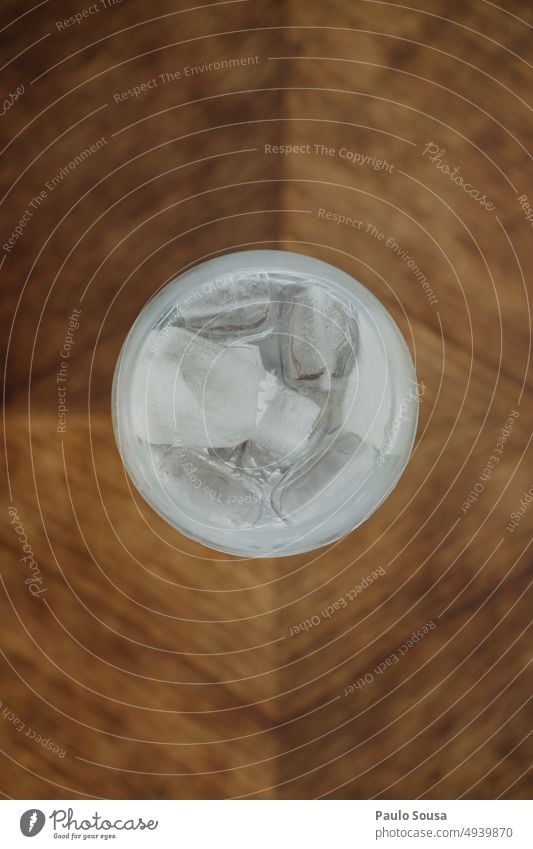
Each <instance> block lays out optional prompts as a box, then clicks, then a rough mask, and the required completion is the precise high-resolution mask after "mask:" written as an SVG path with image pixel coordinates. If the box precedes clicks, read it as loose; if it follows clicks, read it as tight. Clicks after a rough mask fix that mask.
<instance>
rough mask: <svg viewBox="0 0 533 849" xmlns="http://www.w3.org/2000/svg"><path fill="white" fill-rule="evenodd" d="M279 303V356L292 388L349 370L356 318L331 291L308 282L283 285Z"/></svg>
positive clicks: (325, 382)
mask: <svg viewBox="0 0 533 849" xmlns="http://www.w3.org/2000/svg"><path fill="white" fill-rule="evenodd" d="M284 292H285V298H286V300H287V301H288V303H286V304H284V305H283V309H282V315H283V322H282V330H283V335H282V341H281V358H282V368H283V377H284V380H285V382H286V383H287V384H288V385H289V386H292V387H293V388H298V387H299V386H302V385H303V384H304V385H305V384H306V383H315V384H318V383H320V385H321V387H322V388H323V389H327V388H328V386H329V384H330V383H331V380H335V379H337V378H341V377H344V376H345V375H346V374H347V373H348V372H349V370H350V368H351V366H352V364H353V360H354V354H355V353H356V351H357V348H358V332H357V321H356V319H355V317H354V316H351V315H350V314H349V312H348V307H347V306H344V305H343V304H342V303H341V302H340V301H339V300H338V299H337V298H336V297H335V295H334V294H333V293H330V292H328V291H327V290H326V289H325V288H324V287H322V286H319V285H316V284H314V283H309V284H308V285H307V286H306V287H305V288H295V287H287V289H285V290H284Z"/></svg>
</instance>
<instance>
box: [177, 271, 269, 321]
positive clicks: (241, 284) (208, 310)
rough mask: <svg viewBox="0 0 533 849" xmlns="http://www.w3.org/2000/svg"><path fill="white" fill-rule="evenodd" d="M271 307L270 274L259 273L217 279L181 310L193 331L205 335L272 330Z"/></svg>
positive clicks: (186, 302) (182, 317) (179, 306)
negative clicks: (270, 326) (269, 324)
mask: <svg viewBox="0 0 533 849" xmlns="http://www.w3.org/2000/svg"><path fill="white" fill-rule="evenodd" d="M270 307H271V288H270V284H269V282H268V275H267V274H266V273H260V272H259V273H250V274H249V275H246V274H242V275H238V276H237V275H233V276H231V277H225V278H221V279H215V280H213V281H212V283H210V284H209V291H208V292H207V293H203V292H202V293H200V296H199V297H198V298H189V299H188V300H185V301H184V302H183V303H182V304H179V305H178V311H179V314H180V316H181V319H182V320H183V322H184V323H185V326H186V327H187V328H188V329H189V330H194V331H197V332H199V333H201V334H202V335H205V336H212V337H218V336H226V335H228V334H229V335H233V336H255V335H257V334H261V333H264V332H266V331H267V330H268V327H267V324H268V319H269V314H270Z"/></svg>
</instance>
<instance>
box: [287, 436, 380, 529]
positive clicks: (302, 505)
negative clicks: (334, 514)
mask: <svg viewBox="0 0 533 849" xmlns="http://www.w3.org/2000/svg"><path fill="white" fill-rule="evenodd" d="M377 456H378V455H377V452H376V451H375V450H374V449H373V448H372V447H370V446H369V445H367V444H366V443H365V442H363V441H362V440H361V439H360V438H359V437H358V436H357V435H356V434H354V433H349V432H342V431H339V432H338V433H336V434H335V435H334V437H333V438H331V439H330V440H329V441H328V442H327V443H326V444H325V445H322V446H319V447H318V448H317V450H316V451H315V452H314V453H312V454H311V455H309V456H308V457H306V458H305V459H304V460H302V462H300V463H297V464H295V465H294V466H292V468H291V469H289V471H288V472H287V473H286V474H285V475H284V476H283V478H282V479H281V480H280V481H279V483H278V484H277V485H276V486H275V487H274V489H273V491H272V505H273V507H274V510H275V511H276V512H277V513H278V515H279V516H280V517H282V518H283V519H284V520H285V521H287V522H289V523H290V524H299V523H300V522H305V521H306V520H308V519H316V518H317V517H320V516H321V517H322V518H324V517H325V516H327V510H328V505H330V504H331V505H335V506H337V507H338V506H339V505H340V504H342V502H343V501H349V500H350V498H351V497H353V496H354V495H356V494H357V493H358V492H359V491H360V490H361V489H362V488H364V487H366V486H367V485H368V480H369V478H370V476H371V474H372V471H373V470H374V468H375V467H376V461H377Z"/></svg>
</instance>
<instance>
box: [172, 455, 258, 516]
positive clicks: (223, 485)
mask: <svg viewBox="0 0 533 849" xmlns="http://www.w3.org/2000/svg"><path fill="white" fill-rule="evenodd" d="M159 480H160V483H161V486H162V487H163V490H164V491H165V493H166V495H167V496H168V498H169V499H170V501H171V503H172V505H173V506H174V507H175V508H176V507H177V508H178V509H179V510H180V511H181V512H183V513H184V514H186V515H187V516H189V515H191V514H192V517H193V518H194V516H195V515H198V516H200V517H201V519H202V521H203V522H205V523H207V524H209V525H213V526H215V527H218V528H245V527H251V526H253V524H254V523H255V522H256V520H257V518H258V517H259V515H260V514H261V512H262V509H263V494H262V491H261V489H260V488H259V487H258V486H257V485H256V484H255V482H254V481H253V480H252V479H250V478H248V477H246V476H245V475H242V474H240V473H239V472H237V471H236V470H235V469H232V468H230V467H229V466H228V465H227V464H225V463H223V462H222V461H221V460H218V459H216V458H215V457H212V456H208V455H207V454H201V453H200V452H198V451H194V450H193V449H191V448H185V447H181V446H180V447H176V446H174V447H172V448H170V449H169V450H168V451H167V452H165V454H164V455H163V458H162V460H161V462H160V465H159ZM189 511H190V512H189Z"/></svg>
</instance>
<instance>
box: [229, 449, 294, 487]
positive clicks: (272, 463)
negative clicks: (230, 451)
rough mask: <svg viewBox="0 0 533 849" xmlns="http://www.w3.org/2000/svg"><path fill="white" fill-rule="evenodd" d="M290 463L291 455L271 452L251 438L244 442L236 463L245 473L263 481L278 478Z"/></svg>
mask: <svg viewBox="0 0 533 849" xmlns="http://www.w3.org/2000/svg"><path fill="white" fill-rule="evenodd" d="M291 464H292V458H291V457H279V456H278V455H277V454H272V453H271V452H270V451H267V450H266V449H265V448H262V447H261V446H260V445H257V443H256V442H254V441H253V440H249V441H248V442H245V443H244V448H243V451H242V453H241V455H240V456H239V458H238V461H237V465H238V467H239V468H240V469H242V471H243V472H246V474H249V475H254V476H256V477H260V478H261V479H262V480H264V481H269V482H272V481H273V480H274V479H276V480H278V479H279V478H280V477H281V474H282V473H283V472H284V471H286V470H287V469H288V468H289V467H290V466H291Z"/></svg>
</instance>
